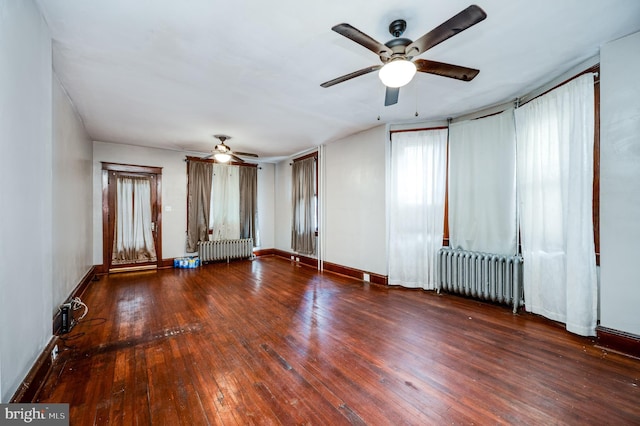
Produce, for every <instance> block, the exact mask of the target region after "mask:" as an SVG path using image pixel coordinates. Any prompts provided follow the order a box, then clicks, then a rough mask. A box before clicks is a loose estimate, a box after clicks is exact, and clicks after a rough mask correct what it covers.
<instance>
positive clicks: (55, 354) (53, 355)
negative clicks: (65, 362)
mask: <svg viewBox="0 0 640 426" xmlns="http://www.w3.org/2000/svg"><path fill="white" fill-rule="evenodd" d="M57 358H58V345H55V346H54V347H53V350H52V351H51V361H55V360H56V359H57Z"/></svg>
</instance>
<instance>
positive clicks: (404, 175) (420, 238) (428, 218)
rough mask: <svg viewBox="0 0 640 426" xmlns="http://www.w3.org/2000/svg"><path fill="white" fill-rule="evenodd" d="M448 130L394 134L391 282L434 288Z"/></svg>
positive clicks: (442, 217)
mask: <svg viewBox="0 0 640 426" xmlns="http://www.w3.org/2000/svg"><path fill="white" fill-rule="evenodd" d="M446 170H447V130H446V129H438V130H424V131H416V132H400V133H393V135H392V141H391V180H390V187H389V189H390V191H389V283H390V284H399V285H402V286H404V287H413V288H423V289H426V290H427V289H429V290H432V289H434V288H435V284H436V255H437V251H438V250H439V249H440V248H441V247H442V237H443V234H444V231H443V228H444V201H445V189H446V177H447V172H446Z"/></svg>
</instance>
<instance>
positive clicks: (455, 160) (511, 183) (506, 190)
mask: <svg viewBox="0 0 640 426" xmlns="http://www.w3.org/2000/svg"><path fill="white" fill-rule="evenodd" d="M516 236H517V221H516V140H515V126H514V119H513V109H509V110H507V111H505V112H503V113H501V114H498V115H494V116H491V117H486V118H480V119H477V120H467V121H461V122H459V123H452V124H451V125H450V127H449V243H450V245H451V247H453V248H459V249H463V250H471V251H480V252H486V253H497V254H502V255H513V254H516V253H517V238H516Z"/></svg>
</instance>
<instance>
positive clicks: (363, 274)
mask: <svg viewBox="0 0 640 426" xmlns="http://www.w3.org/2000/svg"><path fill="white" fill-rule="evenodd" d="M362 281H366V282H371V276H370V275H369V274H367V273H366V272H363V273H362Z"/></svg>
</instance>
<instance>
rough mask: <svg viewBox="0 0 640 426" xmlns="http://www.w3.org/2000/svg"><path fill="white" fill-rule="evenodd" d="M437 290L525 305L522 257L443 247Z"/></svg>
mask: <svg viewBox="0 0 640 426" xmlns="http://www.w3.org/2000/svg"><path fill="white" fill-rule="evenodd" d="M437 272H438V275H437V290H438V293H439V292H440V290H444V291H447V292H451V293H458V294H461V295H465V296H471V297H475V298H478V299H483V300H490V301H492V302H498V303H505V304H507V305H512V306H513V313H514V314H515V313H516V312H517V310H518V306H520V305H522V302H523V300H524V297H523V288H522V287H523V286H522V256H503V255H498V254H492V253H481V252H473V251H464V250H454V249H452V248H449V247H443V248H441V249H440V250H439V251H438V257H437Z"/></svg>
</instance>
